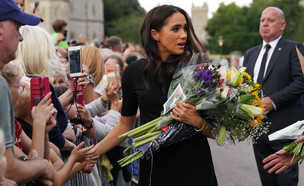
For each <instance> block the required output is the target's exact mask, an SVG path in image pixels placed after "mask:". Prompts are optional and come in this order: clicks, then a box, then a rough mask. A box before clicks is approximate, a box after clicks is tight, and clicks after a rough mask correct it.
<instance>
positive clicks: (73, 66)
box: [68, 46, 82, 77]
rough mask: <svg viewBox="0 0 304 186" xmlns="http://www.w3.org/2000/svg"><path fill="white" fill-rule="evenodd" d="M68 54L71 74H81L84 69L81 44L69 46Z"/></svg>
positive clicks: (72, 75)
mask: <svg viewBox="0 0 304 186" xmlns="http://www.w3.org/2000/svg"><path fill="white" fill-rule="evenodd" d="M68 56H69V63H70V76H71V77H77V76H80V74H81V70H82V65H81V50H80V46H74V47H69V52H68Z"/></svg>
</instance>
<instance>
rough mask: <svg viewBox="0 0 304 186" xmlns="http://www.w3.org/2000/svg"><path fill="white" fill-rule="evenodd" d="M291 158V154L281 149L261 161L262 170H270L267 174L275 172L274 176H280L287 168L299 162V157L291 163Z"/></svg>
mask: <svg viewBox="0 0 304 186" xmlns="http://www.w3.org/2000/svg"><path fill="white" fill-rule="evenodd" d="M292 157H293V153H287V152H285V151H284V150H283V149H281V150H279V151H277V152H276V153H274V154H272V155H270V156H268V157H266V158H265V159H263V161H262V162H263V163H264V164H265V165H264V169H269V168H270V167H271V168H270V169H269V170H268V173H269V174H270V173H273V172H275V173H276V174H280V173H281V172H283V171H284V170H286V169H287V168H289V167H291V166H293V165H295V164H296V163H297V162H298V161H299V159H300V158H299V156H296V157H295V159H294V160H293V162H292V163H290V162H291V159H292Z"/></svg>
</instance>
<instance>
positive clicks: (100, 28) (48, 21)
mask: <svg viewBox="0 0 304 186" xmlns="http://www.w3.org/2000/svg"><path fill="white" fill-rule="evenodd" d="M34 2H35V0H25V11H26V12H27V13H31V12H32V11H33V8H34ZM40 10H41V13H42V18H43V19H44V22H43V23H42V24H41V26H42V27H44V28H45V29H46V30H47V31H48V32H49V33H53V28H52V22H53V21H54V20H55V19H64V20H66V21H67V22H68V26H67V29H68V39H71V38H74V39H77V38H78V36H79V35H80V34H85V35H86V37H87V40H88V41H92V40H93V39H95V38H97V39H98V41H101V40H103V38H104V13H103V12H104V11H103V0H40Z"/></svg>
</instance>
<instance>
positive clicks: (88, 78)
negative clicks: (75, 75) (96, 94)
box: [86, 74, 94, 85]
mask: <svg viewBox="0 0 304 186" xmlns="http://www.w3.org/2000/svg"><path fill="white" fill-rule="evenodd" d="M86 80H87V82H89V83H92V84H93V85H94V78H93V76H92V75H91V74H89V75H88V76H87V77H86Z"/></svg>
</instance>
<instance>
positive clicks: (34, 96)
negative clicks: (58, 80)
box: [30, 77, 51, 109]
mask: <svg viewBox="0 0 304 186" xmlns="http://www.w3.org/2000/svg"><path fill="white" fill-rule="evenodd" d="M30 83H31V86H30V89H31V109H32V108H33V106H37V105H38V104H39V102H40V101H41V100H42V99H43V98H44V97H45V96H46V95H47V94H48V93H49V92H50V91H51V90H50V82H49V78H48V77H36V78H31V81H30Z"/></svg>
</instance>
